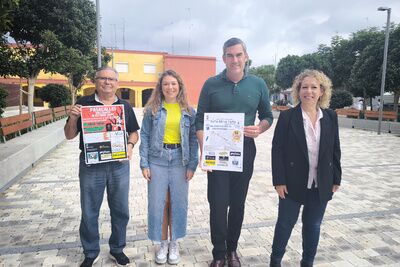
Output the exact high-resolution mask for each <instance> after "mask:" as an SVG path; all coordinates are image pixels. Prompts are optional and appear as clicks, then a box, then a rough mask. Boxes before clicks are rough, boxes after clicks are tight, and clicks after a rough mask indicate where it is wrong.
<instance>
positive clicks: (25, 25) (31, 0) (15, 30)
mask: <svg viewBox="0 0 400 267" xmlns="http://www.w3.org/2000/svg"><path fill="white" fill-rule="evenodd" d="M11 15H12V16H13V18H14V20H13V25H12V27H10V35H11V36H12V37H13V38H14V40H15V41H16V43H17V47H14V48H13V49H12V50H13V51H12V56H10V59H11V60H12V64H11V66H10V70H11V73H10V74H13V75H19V76H21V77H24V78H27V79H28V93H29V94H28V109H29V112H32V109H33V97H34V96H33V94H34V85H35V82H36V79H37V76H38V74H39V72H40V70H45V71H47V72H60V73H61V71H60V70H61V69H62V68H63V67H65V66H67V65H66V64H67V63H71V60H72V59H77V58H78V57H77V55H80V54H82V55H86V54H88V53H90V52H92V51H93V49H94V43H95V36H96V28H95V23H96V19H95V17H96V16H95V8H94V4H93V2H92V1H90V0H20V3H19V7H18V8H17V9H15V10H14V11H12V12H11ZM79 59H80V58H79ZM77 64H78V63H77Z"/></svg>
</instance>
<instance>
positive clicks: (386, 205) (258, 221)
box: [0, 128, 400, 267]
mask: <svg viewBox="0 0 400 267" xmlns="http://www.w3.org/2000/svg"><path fill="white" fill-rule="evenodd" d="M272 135H273V129H271V130H269V131H268V132H267V133H264V134H263V135H261V136H260V137H259V138H257V139H256V143H257V150H258V152H257V157H256V162H255V170H254V175H253V178H252V180H251V182H250V188H249V193H248V197H247V202H246V213H245V220H244V224H243V230H242V235H241V239H240V241H239V248H238V253H239V255H240V256H241V259H242V263H243V266H254V267H256V266H268V263H269V254H270V251H271V242H272V236H273V229H274V224H275V220H276V216H277V203H278V198H277V195H276V193H275V191H274V190H273V187H272V185H271V159H270V151H271V140H272ZM340 135H341V143H342V166H343V180H342V181H343V183H342V187H341V189H340V191H339V192H338V193H337V194H336V195H335V196H334V199H333V200H332V201H331V202H330V203H329V204H328V209H327V212H326V216H325V220H324V222H323V226H322V233H321V240H320V246H319V250H318V254H317V258H316V262H315V266H319V267H328V266H338V267H346V266H392V267H394V266H397V267H398V266H400V197H399V196H400V157H399V149H400V137H398V136H395V135H389V134H382V135H381V136H378V135H377V134H376V133H374V132H367V131H362V130H355V129H348V128H341V129H340ZM78 154H79V151H78V138H75V139H74V140H71V141H66V142H64V143H63V144H62V145H60V146H59V147H58V148H57V149H55V150H53V151H52V152H50V153H49V154H48V155H47V156H46V157H45V158H44V159H43V160H42V161H41V162H39V163H38V164H37V165H36V166H35V167H34V168H33V169H32V170H30V171H29V172H28V173H27V174H26V175H25V176H24V177H23V178H22V179H20V180H19V181H18V182H17V183H15V184H14V185H13V186H11V187H10V188H9V189H7V190H6V191H4V192H3V193H1V194H0V266H79V264H80V262H81V261H82V259H83V255H82V249H81V246H80V242H79V235H78V229H79V221H80V204H79V183H78ZM131 170H132V171H131V184H130V203H129V205H130V211H131V219H130V221H129V225H128V233H127V235H128V237H127V240H128V242H127V247H126V249H125V252H126V254H127V255H128V256H129V257H130V258H131V262H132V264H131V266H138V267H147V266H156V264H155V262H154V248H153V245H152V243H151V242H150V241H148V240H147V237H146V228H147V226H146V225H147V185H146V181H145V180H144V179H143V178H142V176H141V172H140V170H139V156H138V148H137V147H135V150H134V159H133V160H132V162H131ZM206 181H207V179H206V174H205V173H204V172H202V171H199V170H198V171H197V172H196V174H195V176H194V178H193V180H192V181H191V184H190V195H189V201H190V202H189V213H188V231H189V234H188V236H187V237H186V238H185V239H184V240H183V241H182V242H181V243H180V250H181V256H182V260H181V262H180V263H179V265H178V266H196V267H203V266H204V267H206V266H208V264H209V263H210V261H211V259H212V258H211V250H212V245H211V242H210V233H209V209H208V203H207V198H206V197H207V196H206V195H207V183H206ZM103 203H104V204H103V206H102V209H101V213H100V234H101V242H102V246H101V260H100V261H99V262H98V263H97V264H96V265H95V266H113V265H112V264H113V262H112V261H111V260H110V259H109V258H108V245H107V243H108V237H109V235H110V217H109V210H108V207H107V202H106V201H104V202H103ZM300 258H301V227H300V224H298V225H297V226H296V227H295V229H294V230H293V234H292V237H291V240H290V241H289V245H288V251H287V253H286V255H285V257H284V261H283V265H282V266H299V261H300Z"/></svg>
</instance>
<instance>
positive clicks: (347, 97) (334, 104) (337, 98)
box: [330, 90, 353, 109]
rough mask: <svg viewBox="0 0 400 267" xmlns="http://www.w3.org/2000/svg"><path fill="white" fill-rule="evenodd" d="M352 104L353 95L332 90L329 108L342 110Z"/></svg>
mask: <svg viewBox="0 0 400 267" xmlns="http://www.w3.org/2000/svg"><path fill="white" fill-rule="evenodd" d="M352 104H353V95H352V94H351V93H350V92H349V91H345V90H333V91H332V97H331V103H330V108H331V109H337V108H344V107H348V106H351V105H352Z"/></svg>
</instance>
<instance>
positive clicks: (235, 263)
mask: <svg viewBox="0 0 400 267" xmlns="http://www.w3.org/2000/svg"><path fill="white" fill-rule="evenodd" d="M240 266H242V265H241V264H240V260H239V256H238V254H237V253H236V251H232V252H228V267H240Z"/></svg>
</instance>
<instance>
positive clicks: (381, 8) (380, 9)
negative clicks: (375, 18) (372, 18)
mask: <svg viewBox="0 0 400 267" xmlns="http://www.w3.org/2000/svg"><path fill="white" fill-rule="evenodd" d="M387 10H390V8H389V7H383V6H381V7H378V11H387Z"/></svg>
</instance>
